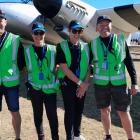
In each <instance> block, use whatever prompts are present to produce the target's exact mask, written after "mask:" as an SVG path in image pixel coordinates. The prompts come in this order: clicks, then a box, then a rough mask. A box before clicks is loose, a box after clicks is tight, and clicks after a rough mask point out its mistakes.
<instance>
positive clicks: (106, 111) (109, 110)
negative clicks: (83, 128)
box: [101, 107, 111, 115]
mask: <svg viewBox="0 0 140 140" xmlns="http://www.w3.org/2000/svg"><path fill="white" fill-rule="evenodd" d="M110 112H111V107H106V108H102V109H101V114H102V115H109V114H110Z"/></svg>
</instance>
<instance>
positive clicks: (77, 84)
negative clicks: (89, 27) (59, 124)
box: [56, 20, 89, 140]
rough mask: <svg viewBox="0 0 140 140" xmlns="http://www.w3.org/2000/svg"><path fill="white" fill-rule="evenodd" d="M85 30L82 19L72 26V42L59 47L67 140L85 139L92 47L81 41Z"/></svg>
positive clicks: (70, 31)
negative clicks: (83, 117) (83, 123)
mask: <svg viewBox="0 0 140 140" xmlns="http://www.w3.org/2000/svg"><path fill="white" fill-rule="evenodd" d="M83 30H84V27H83V26H82V24H81V23H80V21H79V20H72V21H71V22H70V24H69V39H68V40H64V41H63V42H61V43H59V44H58V45H57V56H56V58H57V64H59V70H58V78H59V79H60V85H61V92H62V97H63V101H64V109H65V115H64V124H65V131H66V139H67V140H85V138H84V137H83V136H82V135H81V134H80V126H81V119H82V113H83V108H84V100H85V91H86V90H87V88H88V86H89V74H88V73H89V72H88V66H89V48H88V46H87V44H85V43H82V42H81V41H80V37H81V34H82V32H83Z"/></svg>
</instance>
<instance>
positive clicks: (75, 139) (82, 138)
mask: <svg viewBox="0 0 140 140" xmlns="http://www.w3.org/2000/svg"><path fill="white" fill-rule="evenodd" d="M74 140H86V139H85V138H84V137H83V136H82V135H80V136H79V137H74Z"/></svg>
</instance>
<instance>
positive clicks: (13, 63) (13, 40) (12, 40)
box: [0, 33, 19, 87]
mask: <svg viewBox="0 0 140 140" xmlns="http://www.w3.org/2000/svg"><path fill="white" fill-rule="evenodd" d="M18 47H19V36H17V35H14V34H12V33H9V35H8V37H7V38H6V40H5V42H4V44H3V46H2V49H1V50H0V85H2V84H3V85H4V86H5V87H12V86H17V85H19V69H18V66H17V53H18Z"/></svg>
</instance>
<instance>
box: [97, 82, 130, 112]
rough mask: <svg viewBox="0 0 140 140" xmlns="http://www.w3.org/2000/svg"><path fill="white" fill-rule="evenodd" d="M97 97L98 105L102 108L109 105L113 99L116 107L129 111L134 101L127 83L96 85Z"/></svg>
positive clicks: (119, 109)
mask: <svg viewBox="0 0 140 140" xmlns="http://www.w3.org/2000/svg"><path fill="white" fill-rule="evenodd" d="M95 99H96V104H97V107H98V108H100V109H101V108H105V107H109V106H110V104H111V101H113V104H114V107H115V109H116V110H117V111H123V112H127V111H129V110H130V105H131V103H132V95H131V94H130V92H129V90H128V87H127V85H121V86H113V85H111V84H109V85H107V86H100V85H95Z"/></svg>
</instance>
